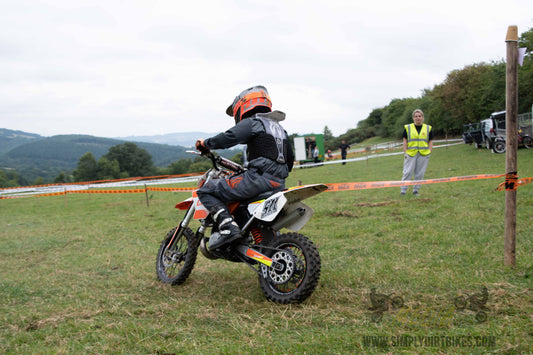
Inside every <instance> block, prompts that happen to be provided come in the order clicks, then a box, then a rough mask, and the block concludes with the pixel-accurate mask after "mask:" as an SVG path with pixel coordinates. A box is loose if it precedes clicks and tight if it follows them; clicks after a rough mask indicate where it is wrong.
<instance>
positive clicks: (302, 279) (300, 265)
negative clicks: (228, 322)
mask: <svg viewBox="0 0 533 355" xmlns="http://www.w3.org/2000/svg"><path fill="white" fill-rule="evenodd" d="M268 247H269V248H272V249H268V250H267V252H266V253H265V254H266V255H267V256H269V257H270V258H272V260H273V261H275V263H276V265H278V266H281V267H278V268H274V267H267V266H265V265H261V274H260V276H259V284H260V285H261V289H262V291H263V293H264V294H265V296H266V298H267V299H268V300H270V301H272V302H277V303H283V304H286V303H300V302H303V301H304V300H306V299H307V298H308V297H309V296H311V294H312V293H313V291H314V290H315V288H316V286H317V285H318V280H319V278H320V266H321V264H320V255H319V253H318V250H317V248H316V246H315V245H314V244H313V242H312V241H311V240H310V239H309V238H307V237H306V236H304V235H301V234H298V233H286V234H281V235H279V236H276V237H274V238H273V239H272V241H271V242H270V243H269V245H268Z"/></svg>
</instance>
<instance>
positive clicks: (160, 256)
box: [155, 227, 198, 285]
mask: <svg viewBox="0 0 533 355" xmlns="http://www.w3.org/2000/svg"><path fill="white" fill-rule="evenodd" d="M176 230H177V227H176V228H174V229H172V230H171V231H170V232H168V234H167V236H166V237H165V239H164V240H163V242H161V246H160V247H159V252H158V253H157V261H156V266H155V270H156V273H157V277H158V278H159V280H161V281H162V282H163V283H166V284H172V285H180V284H182V283H183V282H185V280H186V279H187V277H189V275H190V274H191V271H192V269H193V267H194V263H195V262H196V256H197V255H198V243H197V242H196V236H195V234H194V233H193V231H192V230H191V229H190V228H185V229H184V230H183V233H182V234H181V236H179V237H178V236H177V235H176V233H177V232H176ZM175 235H176V236H175Z"/></svg>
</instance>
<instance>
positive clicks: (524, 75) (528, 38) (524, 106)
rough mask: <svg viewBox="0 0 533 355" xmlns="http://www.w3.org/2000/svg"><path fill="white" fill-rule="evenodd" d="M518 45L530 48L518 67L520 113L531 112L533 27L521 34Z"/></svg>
mask: <svg viewBox="0 0 533 355" xmlns="http://www.w3.org/2000/svg"><path fill="white" fill-rule="evenodd" d="M518 46H519V47H525V48H527V50H528V53H527V54H526V56H525V58H524V63H523V65H522V66H521V67H519V68H518V113H524V112H531V110H532V107H531V106H532V105H533V53H532V51H533V28H532V29H530V30H529V31H526V32H524V33H522V34H521V35H520V38H519V40H518Z"/></svg>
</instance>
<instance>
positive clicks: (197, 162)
mask: <svg viewBox="0 0 533 355" xmlns="http://www.w3.org/2000/svg"><path fill="white" fill-rule="evenodd" d="M211 166H212V165H211V161H209V160H207V159H205V158H203V157H196V158H195V159H194V161H193V163H192V164H191V166H190V167H189V172H191V173H201V172H204V171H207V170H209V169H210V168H211Z"/></svg>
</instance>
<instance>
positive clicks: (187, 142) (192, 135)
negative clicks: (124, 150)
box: [116, 132, 215, 147]
mask: <svg viewBox="0 0 533 355" xmlns="http://www.w3.org/2000/svg"><path fill="white" fill-rule="evenodd" d="M214 135H215V133H205V132H184V133H167V134H160V135H155V136H129V137H119V138H116V139H119V140H125V141H128V142H145V143H157V144H168V145H180V146H182V147H194V144H195V143H196V140H198V139H199V138H208V137H212V136H214Z"/></svg>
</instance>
